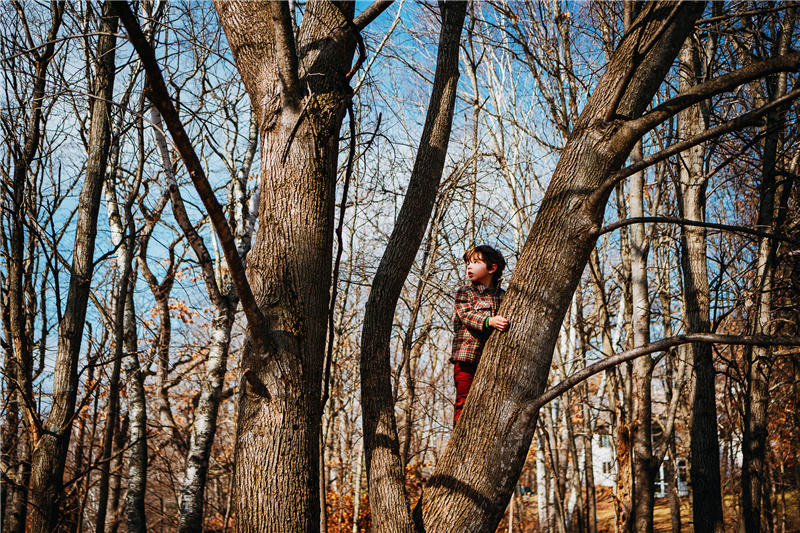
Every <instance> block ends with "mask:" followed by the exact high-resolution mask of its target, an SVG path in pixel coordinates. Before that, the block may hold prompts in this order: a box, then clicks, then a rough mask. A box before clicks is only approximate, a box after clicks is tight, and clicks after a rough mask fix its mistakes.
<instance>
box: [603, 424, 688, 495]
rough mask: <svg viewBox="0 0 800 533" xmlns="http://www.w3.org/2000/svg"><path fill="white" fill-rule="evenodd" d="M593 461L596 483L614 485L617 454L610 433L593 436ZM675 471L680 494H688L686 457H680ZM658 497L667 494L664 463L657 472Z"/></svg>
mask: <svg viewBox="0 0 800 533" xmlns="http://www.w3.org/2000/svg"><path fill="white" fill-rule="evenodd" d="M592 463H593V469H594V484H595V485H597V486H602V487H614V485H616V479H617V454H616V450H615V449H614V443H613V441H612V439H611V435H609V434H608V433H595V434H594V436H593V437H592ZM675 472H676V475H677V477H678V483H677V485H678V494H679V495H681V496H687V495H688V494H689V486H688V484H687V477H686V459H684V458H682V457H680V458H678V460H677V461H675ZM655 496H656V498H664V497H666V496H667V478H666V468H665V465H664V463H662V464H661V467H660V468H659V469H658V472H657V473H656V480H655Z"/></svg>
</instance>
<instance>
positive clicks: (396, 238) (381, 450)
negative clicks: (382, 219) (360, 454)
mask: <svg viewBox="0 0 800 533" xmlns="http://www.w3.org/2000/svg"><path fill="white" fill-rule="evenodd" d="M441 6H442V28H441V31H440V35H439V52H438V57H437V65H436V75H435V77H434V82H433V88H432V90H431V99H430V102H431V104H430V106H429V108H428V113H427V116H426V119H425V126H424V127H423V132H422V138H421V139H420V144H419V148H418V151H417V156H416V159H415V161H414V169H413V171H412V174H411V178H410V180H409V185H408V190H407V191H406V196H405V200H404V201H403V206H402V208H401V209H400V213H399V214H398V217H397V222H396V223H395V226H394V229H393V230H392V235H391V236H390V237H389V242H388V243H387V245H386V250H385V251H384V253H383V257H382V258H381V263H380V265H379V266H378V269H377V271H376V273H375V277H374V279H373V281H372V290H371V291H370V295H369V299H368V300H367V304H366V306H365V310H364V326H363V329H362V334H361V338H362V346H361V376H362V378H361V403H362V409H363V415H364V453H365V457H366V467H367V479H368V487H369V496H370V497H369V500H370V513H371V514H372V517H373V519H372V529H373V531H411V530H412V529H413V525H412V521H411V513H410V509H409V506H408V500H407V498H406V495H405V468H404V465H403V464H402V459H401V456H400V449H399V442H398V437H397V426H396V422H395V416H394V402H393V399H392V394H391V391H392V386H391V380H390V376H391V372H390V368H389V367H390V357H389V356H390V350H389V342H390V338H391V331H392V325H393V323H394V320H393V318H394V310H395V307H396V305H397V300H398V298H399V296H400V291H401V290H402V288H403V284H404V282H405V280H406V278H407V276H408V272H409V271H410V269H411V266H412V264H413V261H414V257H415V256H416V253H417V250H418V249H419V245H420V243H421V242H422V238H423V235H424V232H425V227H426V226H427V224H428V220H429V219H430V215H431V211H432V209H433V205H434V201H435V198H436V191H437V189H438V186H439V181H440V180H441V175H442V170H443V168H444V162H445V156H446V155H447V145H448V142H449V139H450V128H451V125H452V120H453V109H454V105H455V99H456V86H457V83H458V50H459V43H460V40H461V29H462V27H463V24H464V18H465V16H466V7H467V6H466V2H454V3H452V4H451V3H448V4H445V3H442V4H441Z"/></svg>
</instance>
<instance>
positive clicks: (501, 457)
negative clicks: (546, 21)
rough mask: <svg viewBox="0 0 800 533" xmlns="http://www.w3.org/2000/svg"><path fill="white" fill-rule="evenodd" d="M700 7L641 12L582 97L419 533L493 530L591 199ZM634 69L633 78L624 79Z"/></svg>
mask: <svg viewBox="0 0 800 533" xmlns="http://www.w3.org/2000/svg"><path fill="white" fill-rule="evenodd" d="M673 8H676V9H678V12H677V13H676V15H677V16H673V17H671V18H670V19H669V23H668V24H666V25H665V27H664V28H661V29H662V30H663V31H662V32H661V33H660V37H659V38H658V39H657V42H654V43H653V45H652V47H651V48H650V50H649V52H648V53H647V54H646V55H645V56H644V57H643V58H641V61H639V58H634V57H633V55H634V54H633V49H634V48H635V47H636V46H637V43H639V42H648V39H650V38H651V36H652V35H654V34H655V33H656V32H657V31H659V28H660V27H661V26H662V25H664V24H663V23H664V21H665V20H667V19H668V17H670V12H671V11H672V10H673ZM702 9H703V5H702V4H698V3H687V4H681V5H676V4H666V5H665V4H662V3H651V4H646V5H645V6H643V15H642V17H641V18H640V19H639V21H637V22H638V23H637V24H635V25H634V26H633V28H634V29H633V31H632V32H631V33H630V34H628V35H627V36H626V38H625V39H624V40H623V42H622V43H621V44H620V46H619V48H618V49H617V51H616V53H615V54H614V57H613V58H612V60H611V61H610V63H609V65H608V67H607V70H606V73H605V75H604V76H603V78H602V79H601V81H600V82H599V83H598V85H597V87H596V88H595V90H594V92H593V93H592V95H591V96H590V97H589V101H588V102H587V105H586V108H585V109H584V111H583V113H582V115H581V117H580V119H579V120H578V121H577V123H576V124H575V127H574V131H573V133H572V134H571V135H570V137H569V140H568V142H567V145H566V147H565V149H564V152H563V153H562V155H561V158H560V160H559V162H558V165H557V166H556V170H555V173H554V175H553V179H552V181H551V184H550V187H549V188H548V191H547V193H546V195H545V198H544V200H543V202H542V205H541V208H540V210H539V213H538V215H537V218H536V221H535V222H534V225H533V228H532V230H531V234H530V235H529V237H528V240H527V242H526V244H525V247H524V248H523V250H522V254H521V257H520V259H519V262H518V264H517V268H516V270H515V272H514V275H513V276H512V278H511V281H510V283H509V287H508V292H507V293H506V298H505V300H504V301H503V305H502V306H501V309H500V314H502V315H504V316H507V317H509V319H510V321H511V324H512V326H511V327H510V328H509V330H508V331H507V332H505V333H503V334H502V335H493V336H492V337H490V339H489V341H488V343H487V346H486V350H485V352H484V355H483V359H482V363H481V366H480V367H479V368H478V372H477V375H476V380H475V383H474V384H473V389H472V391H471V392H470V396H469V398H468V399H467V404H466V407H465V410H464V411H463V413H462V417H466V418H465V419H464V423H463V424H462V423H459V424H458V425H457V426H456V428H455V430H454V433H453V436H452V437H451V439H450V442H449V444H448V447H447V449H446V450H445V452H444V455H443V457H442V458H441V459H440V462H439V464H438V465H437V469H436V473H435V474H434V475H433V476H432V478H431V479H430V481H429V484H428V487H427V489H426V491H425V493H424V494H423V499H422V506H423V509H422V511H423V512H422V516H423V523H424V528H425V530H426V531H491V530H493V529H494V528H495V527H496V526H497V524H498V523H499V521H500V518H501V517H502V513H503V511H504V510H505V507H506V505H507V503H508V501H509V499H510V496H511V492H512V490H513V487H514V485H515V483H516V480H517V479H518V477H519V473H520V471H521V469H522V466H523V463H524V459H525V455H526V454H525V451H527V450H528V448H529V446H530V442H531V437H532V434H533V427H534V426H535V424H534V423H533V422H534V421H535V418H536V412H535V411H532V410H530V409H528V406H529V405H530V404H531V402H532V400H533V399H534V398H535V397H536V396H538V395H539V394H540V393H541V392H542V391H543V389H544V385H545V383H546V379H547V374H548V371H549V368H550V362H551V357H552V353H553V348H554V345H555V342H556V338H557V334H558V330H559V325H560V324H561V321H562V320H563V317H564V314H565V313H566V310H567V308H568V306H569V303H570V300H571V297H572V292H573V291H574V289H575V287H576V285H577V283H578V281H579V279H580V276H581V274H582V272H583V269H584V267H585V265H586V262H587V261H588V259H589V254H590V252H591V250H592V248H593V246H594V243H595V232H594V229H595V228H597V227H598V226H599V225H600V224H601V221H602V215H603V208H604V207H605V201H606V199H607V195H605V196H604V197H603V198H602V201H601V202H599V204H597V205H596V203H595V202H591V201H587V200H588V199H589V197H590V195H591V193H592V192H593V191H594V190H595V188H597V187H599V186H600V185H601V184H603V182H604V180H606V179H607V178H608V177H609V176H610V175H611V174H612V173H613V172H614V171H615V170H617V169H618V168H619V167H620V166H621V165H622V163H623V162H624V160H625V159H626V158H627V156H628V154H629V153H630V150H631V149H632V148H633V145H634V144H635V143H636V141H638V139H639V138H640V136H641V135H642V134H643V132H634V131H632V130H628V129H627V128H626V127H625V123H624V119H625V118H635V117H637V116H638V115H639V114H641V113H642V112H643V111H644V109H645V107H646V106H647V104H648V103H649V101H650V98H651V97H652V95H653V94H654V92H655V90H656V88H657V87H658V85H659V84H660V83H661V81H662V80H663V76H664V75H665V73H666V70H667V69H668V68H669V66H670V65H671V63H672V61H673V60H674V59H675V57H676V56H677V53H678V50H679V48H680V46H681V44H682V43H683V40H684V39H685V37H686V35H688V33H689V31H690V30H691V28H692V24H693V21H694V19H695V18H696V17H697V16H698V15H699V13H700V12H701V11H702ZM631 64H633V65H634V66H635V67H636V68H635V71H634V72H633V73H632V74H631V75H630V76H625V72H626V71H627V70H629V65H631ZM623 83H624V85H623ZM619 92H622V93H623V98H621V99H619V106H618V107H617V108H616V109H614V110H612V116H614V117H616V118H615V119H614V120H612V121H611V122H606V121H604V120H603V119H602V117H604V116H606V115H607V114H608V113H609V109H608V106H609V104H610V103H613V102H614V101H615V95H616V94H618V93H619ZM471 428H481V430H480V431H474V430H471Z"/></svg>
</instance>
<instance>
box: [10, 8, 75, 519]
mask: <svg viewBox="0 0 800 533" xmlns="http://www.w3.org/2000/svg"><path fill="white" fill-rule="evenodd" d="M14 7H15V8H17V9H18V10H19V15H20V16H21V17H22V16H24V13H23V12H22V7H21V6H20V5H19V4H15V5H14ZM63 13H64V3H63V2H62V3H59V4H55V5H54V6H53V8H52V11H51V16H52V22H51V27H50V29H49V31H48V33H47V37H46V40H45V43H44V45H43V46H42V48H41V52H40V53H37V52H33V51H31V52H32V55H33V58H34V65H33V66H34V75H33V77H34V79H33V83H32V88H31V94H30V95H29V96H28V95H25V96H24V98H25V101H26V102H30V109H27V110H26V112H25V113H24V115H23V116H25V117H26V118H27V124H25V125H24V132H23V135H22V139H19V140H15V141H14V143H13V146H14V149H13V151H12V150H9V152H11V154H12V157H13V165H14V166H13V175H12V178H11V183H10V184H8V183H4V186H10V187H9V189H10V190H9V191H8V192H9V193H10V194H9V196H10V197H11V205H10V206H6V205H3V208H4V209H9V207H10V209H9V210H10V225H11V235H10V239H9V241H8V244H7V249H8V252H9V255H8V262H7V269H8V271H7V275H8V278H7V280H3V281H5V282H6V287H2V289H6V290H7V296H6V297H7V300H5V298H6V297H4V300H5V301H4V302H3V304H2V320H3V327H4V330H5V332H6V335H7V338H6V339H7V341H9V342H8V345H6V347H5V350H4V351H5V361H4V366H3V368H4V369H5V372H4V379H5V381H6V384H7V389H6V392H7V394H8V397H7V398H3V401H4V405H5V406H6V408H7V411H6V413H5V416H4V425H3V433H2V458H1V460H2V463H3V465H2V466H3V469H2V470H3V484H4V489H5V490H3V491H2V492H3V502H2V511H1V512H2V520H3V522H2V524H3V528H4V531H11V532H22V531H24V530H25V527H26V520H27V519H28V498H29V484H30V476H31V453H32V448H34V447H36V446H37V445H38V443H39V439H40V438H41V433H42V427H41V425H42V424H41V421H40V420H39V413H37V412H35V411H34V407H35V405H36V403H35V402H34V397H33V346H32V338H31V336H30V333H31V332H32V331H33V328H32V325H33V324H32V319H33V318H34V317H33V316H31V315H32V313H31V312H30V311H31V310H29V309H27V306H26V305H25V299H26V296H27V295H26V294H25V292H26V290H25V288H26V286H30V283H26V280H25V274H26V272H25V271H26V263H28V264H32V263H30V262H28V261H27V259H28V258H26V257H25V245H26V240H27V242H28V243H29V244H30V243H31V242H32V241H33V237H32V236H29V237H28V238H27V239H26V235H25V229H26V218H27V212H26V211H27V208H29V207H30V206H26V203H27V201H28V198H27V197H28V196H29V194H30V191H29V190H28V189H29V173H30V172H31V168H32V166H33V163H34V160H35V159H36V156H37V153H38V151H39V148H40V145H41V142H42V128H43V124H42V123H43V122H44V120H45V119H44V112H43V110H44V108H45V102H44V99H45V94H46V82H47V79H46V75H47V69H48V67H49V66H50V62H51V61H52V59H53V56H54V54H55V44H56V43H55V41H56V36H57V35H58V30H59V27H60V26H61V21H62V16H63ZM25 27H26V28H27V25H26V26H25ZM20 44H21V43H20ZM31 44H32V43H31ZM22 46H24V45H22ZM20 96H21V95H18V97H20ZM20 126H22V125H20ZM9 144H10V145H11V144H12V143H9ZM4 175H5V173H4ZM5 194H6V193H4V197H5ZM4 200H5V198H4ZM4 203H5V202H4ZM3 237H4V238H5V237H6V235H3ZM4 344H5V343H4ZM6 402H7V403H6ZM21 421H22V422H23V423H22V426H20V422H21ZM11 445H14V448H15V449H12V448H11V447H10V446H11ZM59 481H60V480H59Z"/></svg>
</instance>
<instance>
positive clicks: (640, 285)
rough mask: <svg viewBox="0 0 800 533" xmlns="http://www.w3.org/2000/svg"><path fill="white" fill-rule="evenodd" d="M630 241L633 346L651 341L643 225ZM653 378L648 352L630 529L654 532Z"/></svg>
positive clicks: (635, 185) (639, 380)
mask: <svg viewBox="0 0 800 533" xmlns="http://www.w3.org/2000/svg"><path fill="white" fill-rule="evenodd" d="M642 156H643V154H642V144H641V142H639V143H637V145H636V147H635V148H634V149H633V153H632V154H631V161H632V162H636V161H638V160H640V159H641V158H642ZM628 203H629V205H630V216H631V217H632V218H639V217H643V216H644V214H645V211H644V172H638V173H636V174H634V175H633V176H631V180H630V195H629V202H628ZM629 235H630V241H631V301H632V304H633V307H632V312H633V324H632V325H633V345H634V347H635V346H644V345H646V344H649V343H650V300H649V294H648V282H647V255H648V248H649V242H648V239H647V235H646V229H645V225H644V224H633V225H632V226H631V228H630V233H629ZM652 380H653V358H652V357H651V356H649V355H647V356H644V357H640V358H638V359H636V360H635V361H634V363H633V389H634V394H633V420H632V421H631V422H632V423H631V426H632V433H633V529H634V531H636V532H637V533H652V531H653V505H654V499H653V482H654V480H655V474H656V465H655V464H654V461H653V437H652V420H653V413H652V406H653V403H652Z"/></svg>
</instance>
